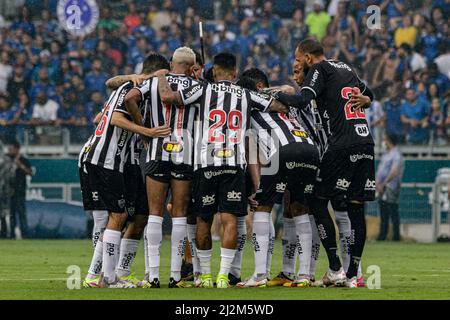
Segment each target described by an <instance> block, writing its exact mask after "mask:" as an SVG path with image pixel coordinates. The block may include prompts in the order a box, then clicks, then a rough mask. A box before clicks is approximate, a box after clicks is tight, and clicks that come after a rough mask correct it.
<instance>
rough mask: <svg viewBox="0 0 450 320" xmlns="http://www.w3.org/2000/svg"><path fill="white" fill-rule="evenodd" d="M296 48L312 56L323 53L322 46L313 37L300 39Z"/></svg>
mask: <svg viewBox="0 0 450 320" xmlns="http://www.w3.org/2000/svg"><path fill="white" fill-rule="evenodd" d="M297 49H298V50H299V51H300V52H302V53H309V54H312V55H313V56H321V55H323V54H324V53H323V46H322V45H321V44H320V43H319V42H318V41H316V40H314V39H305V40H303V41H301V42H300V43H299V44H298V46H297Z"/></svg>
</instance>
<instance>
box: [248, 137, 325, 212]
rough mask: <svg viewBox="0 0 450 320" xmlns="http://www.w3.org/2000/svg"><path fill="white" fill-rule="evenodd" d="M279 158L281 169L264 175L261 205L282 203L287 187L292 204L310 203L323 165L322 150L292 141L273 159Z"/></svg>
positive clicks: (261, 184) (258, 196)
mask: <svg viewBox="0 0 450 320" xmlns="http://www.w3.org/2000/svg"><path fill="white" fill-rule="evenodd" d="M274 157H278V158H277V159H279V167H278V172H277V173H276V174H273V175H262V176H261V182H260V186H259V190H258V192H257V193H256V201H258V203H259V205H262V206H265V205H270V206H272V205H274V204H281V203H282V201H283V195H284V192H285V190H289V192H290V203H293V202H299V203H301V204H305V205H307V203H308V200H309V198H310V196H311V195H312V194H313V190H314V183H315V181H316V175H317V168H318V165H319V152H318V150H317V148H316V147H315V146H314V145H311V144H306V143H301V142H297V143H292V144H288V145H285V146H283V147H282V148H280V151H279V152H278V153H277V154H275V155H274V156H272V158H271V161H274V160H275V158H274Z"/></svg>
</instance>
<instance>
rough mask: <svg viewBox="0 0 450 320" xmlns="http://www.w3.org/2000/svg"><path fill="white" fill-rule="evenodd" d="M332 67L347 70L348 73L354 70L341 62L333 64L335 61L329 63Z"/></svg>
mask: <svg viewBox="0 0 450 320" xmlns="http://www.w3.org/2000/svg"><path fill="white" fill-rule="evenodd" d="M327 62H328V63H329V64H330V65H332V66H333V67H335V68H337V69H346V70H347V71H350V72H352V69H351V68H350V67H349V66H348V65H347V64H345V63H343V62H341V61H339V62H333V61H327Z"/></svg>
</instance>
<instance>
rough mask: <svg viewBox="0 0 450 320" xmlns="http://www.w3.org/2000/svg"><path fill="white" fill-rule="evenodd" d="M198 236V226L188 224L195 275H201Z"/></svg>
mask: <svg viewBox="0 0 450 320" xmlns="http://www.w3.org/2000/svg"><path fill="white" fill-rule="evenodd" d="M196 234H197V225H196V224H188V225H187V238H188V240H189V248H190V250H191V256H192V269H193V270H192V271H193V273H194V275H198V274H200V261H199V260H198V254H197V244H196V243H195V241H196Z"/></svg>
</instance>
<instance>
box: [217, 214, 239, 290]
mask: <svg viewBox="0 0 450 320" xmlns="http://www.w3.org/2000/svg"><path fill="white" fill-rule="evenodd" d="M220 219H221V221H222V225H223V237H222V246H221V248H220V271H219V274H218V275H217V280H216V285H217V288H220V289H224V288H227V287H228V286H229V279H228V274H229V273H230V269H231V264H232V262H233V260H234V256H235V254H236V244H237V223H236V220H237V219H236V215H235V214H231V213H225V212H221V213H220Z"/></svg>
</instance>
